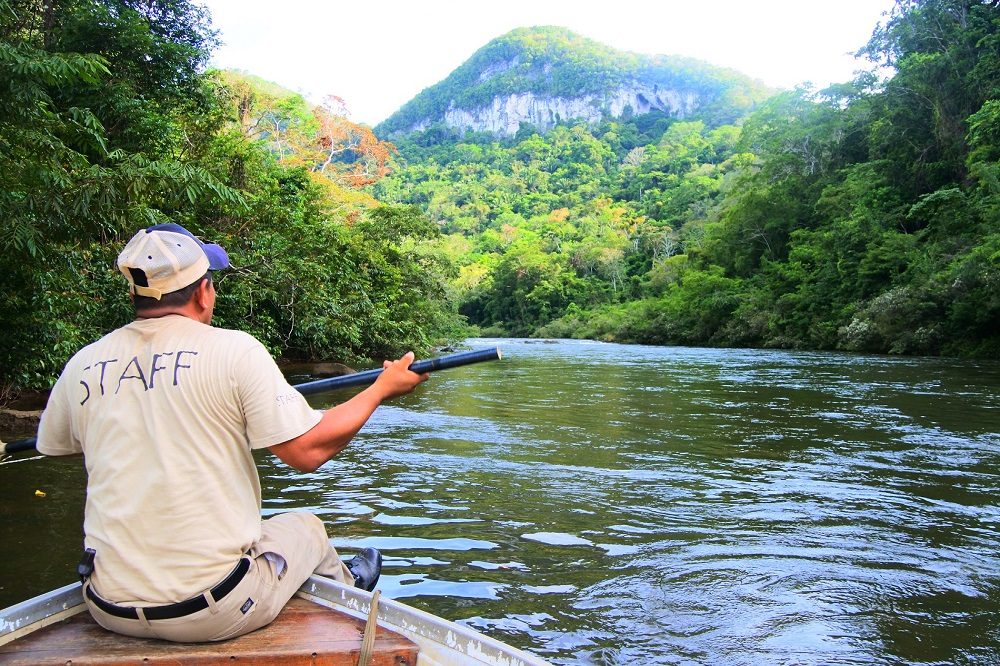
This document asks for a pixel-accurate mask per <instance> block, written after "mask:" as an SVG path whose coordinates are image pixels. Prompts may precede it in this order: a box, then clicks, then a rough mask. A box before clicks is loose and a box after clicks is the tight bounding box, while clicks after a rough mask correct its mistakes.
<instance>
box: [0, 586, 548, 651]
mask: <svg viewBox="0 0 1000 666" xmlns="http://www.w3.org/2000/svg"><path fill="white" fill-rule="evenodd" d="M373 601H374V611H375V612H374V613H372V607H373ZM365 643H368V644H367V645H365ZM234 662H240V663H257V664H274V663H280V664H299V663H302V664H329V665H335V664H351V665H352V666H353V665H354V664H363V662H364V663H366V664H370V665H371V666H376V665H378V664H394V665H396V666H403V665H408V666H459V665H466V664H469V665H477V664H490V665H493V666H543V665H546V664H548V662H546V661H545V660H543V659H540V658H539V657H536V656H534V655H532V654H529V653H527V652H524V651H522V650H519V649H517V648H514V647H511V646H509V645H507V644H505V643H503V642H501V641H498V640H495V639H493V638H490V637H488V636H485V635H483V634H481V633H479V632H477V631H475V630H474V629H470V628H468V627H464V626H462V625H459V624H456V623H454V622H450V621H448V620H445V619H443V618H440V617H437V616H435V615H432V614H430V613H426V612H424V611H421V610H418V609H416V608H412V607H410V606H407V605H405V604H402V603H399V602H397V601H392V600H384V599H380V598H378V597H377V596H373V595H372V593H371V592H365V591H364V590H359V589H357V588H354V587H349V586H347V585H344V584H342V583H338V582H336V581H333V580H330V579H328V578H323V577H321V576H311V577H310V578H309V579H308V580H307V581H306V582H305V583H304V584H303V585H302V587H301V588H299V590H298V592H297V593H296V595H295V597H293V598H292V599H291V601H289V603H288V604H287V605H286V606H285V608H284V609H283V610H282V611H281V613H280V614H279V615H278V617H277V618H276V619H275V620H274V622H272V623H271V624H270V625H268V626H267V627H264V628H263V629H259V630H257V631H254V632H251V633H249V634H245V635H243V636H240V637H238V638H234V639H231V640H227V641H219V642H217V643H192V644H182V643H170V642H167V641H159V640H153V639H142V638H130V637H127V636H120V635H118V634H113V633H111V632H109V631H106V630H104V629H102V628H101V627H100V626H98V625H97V623H95V622H94V621H93V619H91V617H90V613H88V612H87V608H86V606H85V605H84V603H83V596H82V593H81V586H80V584H79V583H74V584H72V585H67V586H65V587H61V588H59V589H57V590H53V591H52V592H49V593H47V594H43V595H40V596H38V597H35V598H34V599H29V600H28V601H25V602H22V603H20V604H17V605H14V606H11V607H9V608H5V609H4V610H2V611H0V664H32V665H35V664H47V663H51V664H56V663H58V664H67V663H72V664H74V665H76V664H122V663H133V664H134V663H142V664H156V663H159V664H222V663H226V664H232V663H234Z"/></svg>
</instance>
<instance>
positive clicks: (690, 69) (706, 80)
mask: <svg viewBox="0 0 1000 666" xmlns="http://www.w3.org/2000/svg"><path fill="white" fill-rule="evenodd" d="M772 92H773V91H771V90H769V89H768V88H766V87H765V86H764V85H763V84H761V83H760V82H758V81H754V80H752V79H750V78H749V77H748V76H746V75H744V74H741V73H739V72H736V71H733V70H730V69H722V68H719V67H715V66H713V65H710V64H708V63H706V62H702V61H700V60H695V59H693V58H684V57H681V56H664V55H658V56H650V55H643V54H638V53H627V52H624V51H618V50H616V49H613V48H611V47H609V46H606V45H604V44H600V43H598V42H595V41H593V40H590V39H587V38H585V37H582V36H580V35H577V34H575V33H573V32H571V31H569V30H567V29H565V28H559V27H534V28H518V29H517V30H513V31H511V32H510V33H508V34H506V35H502V36H500V37H497V38H496V39H494V40H492V41H490V43H488V44H487V45H486V46H484V47H483V48H481V49H479V50H478V51H476V52H475V53H474V54H472V57H470V58H469V59H468V60H467V61H466V62H465V63H463V64H462V65H461V66H460V67H459V68H458V69H456V70H455V71H454V72H452V73H451V74H450V75H449V76H448V77H447V78H446V79H444V80H443V81H441V82H439V83H437V84H435V85H433V86H431V87H429V88H427V89H426V90H424V91H422V92H421V93H420V94H418V95H417V96H416V97H414V98H413V99H412V100H410V101H409V102H407V103H406V104H405V105H403V107H402V108H401V109H399V110H398V111H397V112H396V113H394V114H392V115H391V116H390V117H389V118H387V119H386V120H385V121H383V122H382V123H380V124H379V125H378V126H377V127H376V128H375V131H376V132H377V133H378V134H379V135H380V136H381V135H385V136H388V137H390V138H393V139H395V138H397V137H398V136H399V135H401V134H405V133H408V132H413V131H422V130H426V129H428V128H429V127H432V126H433V127H434V134H435V135H438V136H454V131H455V130H458V136H461V133H462V131H464V130H466V129H471V130H474V131H488V132H491V133H492V134H495V135H504V136H510V135H513V134H515V133H516V132H517V131H518V130H519V125H520V124H521V123H527V124H530V125H533V126H534V127H535V128H537V129H540V130H548V129H551V128H552V126H554V125H555V124H556V123H558V122H559V121H560V120H570V119H586V120H589V121H597V120H600V119H601V118H602V116H603V117H611V118H619V117H621V116H622V115H623V114H624V115H629V116H631V115H635V114H643V113H647V112H650V111H658V112H662V113H666V114H668V115H671V116H673V117H675V118H688V117H693V116H696V117H698V118H701V119H704V120H707V121H708V122H710V123H713V124H719V123H723V122H731V121H733V120H735V119H736V118H739V117H740V116H742V115H744V114H745V113H746V112H747V111H749V110H750V109H752V108H753V107H754V106H755V105H756V104H758V103H759V102H761V101H762V100H764V99H766V98H767V97H768V96H769V95H770V94H771V93H772Z"/></svg>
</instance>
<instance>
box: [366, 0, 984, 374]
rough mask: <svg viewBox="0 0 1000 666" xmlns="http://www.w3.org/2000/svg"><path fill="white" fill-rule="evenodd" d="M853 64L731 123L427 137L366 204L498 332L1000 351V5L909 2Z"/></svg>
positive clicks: (656, 119) (649, 123) (668, 122)
mask: <svg viewBox="0 0 1000 666" xmlns="http://www.w3.org/2000/svg"><path fill="white" fill-rule="evenodd" d="M861 52H862V54H863V55H865V56H867V58H868V59H869V60H870V61H871V63H872V65H873V67H872V72H869V73H863V74H861V75H859V76H858V77H857V78H856V79H855V80H854V81H851V82H847V83H844V84H842V85H836V86H833V87H830V88H828V89H826V90H820V91H814V90H809V89H806V88H803V89H799V90H796V91H793V92H785V93H781V94H778V95H776V96H774V97H772V98H771V99H769V100H768V101H767V102H766V103H764V104H763V105H761V106H760V107H759V108H758V109H756V110H755V111H754V112H753V113H752V114H750V115H749V116H747V117H745V118H744V119H742V120H740V121H739V122H738V123H736V124H733V125H717V124H713V123H712V122H711V121H710V120H709V122H704V121H679V120H677V119H674V118H667V117H664V116H660V115H656V114H647V115H643V116H637V117H628V116H626V117H623V118H620V119H617V120H607V121H606V122H604V123H603V124H601V125H599V126H597V127H588V126H585V125H582V124H572V123H564V124H563V125H561V126H559V127H557V128H556V129H555V130H553V131H550V132H548V133H545V134H544V135H541V134H539V133H537V132H535V131H534V130H533V128H531V127H526V126H522V128H521V131H520V132H518V134H517V136H515V137H514V138H513V139H512V140H507V141H500V140H497V139H494V138H492V137H489V136H482V135H474V134H471V133H470V134H468V135H466V136H464V137H455V136H454V130H451V129H449V128H446V127H444V126H442V125H436V126H431V127H428V128H427V129H426V130H424V131H422V132H417V133H414V134H411V135H409V136H408V137H406V138H405V139H400V140H398V141H397V143H398V144H399V147H400V151H401V154H402V156H403V159H404V160H405V164H406V166H405V168H402V169H400V170H398V171H396V172H395V173H393V174H391V175H390V176H388V177H387V178H385V179H383V180H381V181H380V182H379V183H377V184H375V185H373V186H372V192H373V194H374V195H375V196H376V198H378V199H379V200H381V201H384V202H394V203H408V204H414V205H417V206H419V207H421V209H423V210H425V211H426V212H427V214H428V215H429V216H430V217H431V219H433V220H435V221H437V222H439V224H440V226H441V228H442V230H443V231H444V232H445V233H446V234H447V239H446V243H447V245H448V247H449V248H450V252H451V254H452V255H453V256H454V257H455V258H456V261H457V262H458V264H459V265H460V266H461V268H460V274H459V276H458V278H457V279H456V280H454V281H453V290H454V291H453V298H456V299H457V300H458V301H459V302H461V311H462V313H464V314H465V315H467V316H468V317H469V319H470V321H472V322H473V323H475V324H478V325H480V326H482V327H483V328H484V331H485V332H487V333H506V334H514V335H532V336H553V337H557V336H564V337H587V338H598V339H605V340H617V341H625V342H642V343H668V344H690V345H726V346H764V347H783V348H802V349H805V348H808V349H841V350H856V351H866V352H888V353H902V354H965V355H977V356H983V357H993V358H997V357H1000V217H998V216H1000V163H998V159H1000V10H998V3H997V2H996V1H990V2H987V1H984V0H979V1H976V0H900V1H899V2H898V3H897V6H896V7H895V9H894V11H893V12H892V14H891V15H890V16H887V17H886V20H885V21H884V22H883V23H881V24H880V25H879V26H877V28H876V29H875V31H874V33H873V35H872V38H871V40H870V41H869V43H868V44H867V45H865V46H864V48H863V49H862V51H861ZM884 72H888V73H889V74H891V76H888V75H886V76H884V75H883V73H884Z"/></svg>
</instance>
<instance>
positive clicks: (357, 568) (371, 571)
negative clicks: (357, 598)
mask: <svg viewBox="0 0 1000 666" xmlns="http://www.w3.org/2000/svg"><path fill="white" fill-rule="evenodd" d="M347 568H348V570H349V571H350V572H351V575H352V576H354V587H360V588H361V589H362V590H367V591H368V592H371V591H372V590H374V589H375V583H377V582H378V577H379V575H380V574H381V573H382V553H380V552H378V551H377V550H375V549H374V548H365V549H364V550H362V551H361V552H360V553H358V554H357V555H355V556H354V557H353V558H351V561H349V562H348V563H347Z"/></svg>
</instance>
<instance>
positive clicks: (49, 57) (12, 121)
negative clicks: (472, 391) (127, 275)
mask: <svg viewBox="0 0 1000 666" xmlns="http://www.w3.org/2000/svg"><path fill="white" fill-rule="evenodd" d="M214 40H215V37H214V33H213V32H212V30H211V26H210V23H209V17H208V16H207V15H206V13H205V11H204V9H203V8H201V7H200V6H199V5H196V4H194V3H192V2H188V1H187V0H171V1H170V2H146V1H140V0H89V1H88V0H65V1H63V0H54V1H52V2H46V3H39V2H34V1H32V0H0V224H2V225H3V233H2V235H0V265H2V270H0V292H2V293H3V297H2V299H0V317H2V321H3V327H2V328H0V402H3V401H4V399H6V398H8V397H10V396H12V395H14V394H16V393H17V392H18V391H20V390H22V389H25V388H47V387H48V386H50V384H51V382H52V381H53V380H54V378H55V376H56V375H57V374H58V372H59V371H60V370H61V369H62V365H63V364H64V363H65V362H66V360H67V359H68V358H69V356H70V355H71V354H72V353H73V352H75V351H76V350H77V349H79V348H80V347H81V346H83V345H85V344H87V343H89V342H92V341H93V340H95V339H97V338H98V337H99V336H100V335H101V334H103V333H105V332H107V331H108V330H110V329H112V328H114V327H116V326H118V325H121V324H123V323H125V322H127V321H129V320H130V319H131V318H132V313H131V308H130V306H129V304H128V298H127V294H126V289H125V282H124V280H123V278H122V277H121V275H120V274H119V273H118V271H117V270H116V268H115V258H116V256H117V254H118V252H119V251H120V249H121V247H122V246H123V245H124V243H125V241H126V240H127V239H128V238H129V237H131V236H132V234H134V233H135V232H136V231H137V230H138V229H140V228H142V227H143V226H146V225H149V224H154V223H157V222H163V221H174V222H179V223H181V224H183V225H185V226H186V227H188V228H189V229H191V230H192V231H193V232H194V233H196V234H200V235H202V236H203V237H204V238H205V239H207V240H211V241H217V242H219V243H221V244H222V245H223V246H225V247H226V248H227V249H228V250H229V253H230V257H231V259H232V263H233V266H234V269H233V270H231V271H228V272H226V273H224V274H222V275H220V276H217V278H216V282H217V287H218V294H219V296H218V302H217V307H216V323H218V324H221V325H223V326H228V327H233V328H240V329H244V330H247V331H250V332H251V333H253V334H255V335H257V336H258V337H259V338H260V339H261V340H262V341H263V342H265V343H266V344H267V345H268V346H269V348H270V349H271V350H272V351H273V352H274V353H276V354H280V355H284V356H290V357H305V358H320V359H330V360H341V361H347V362H355V361H357V360H358V359H359V357H375V358H378V357H382V358H385V357H388V356H391V355H395V354H398V353H401V352H403V351H405V350H406V349H409V348H414V349H416V350H418V351H421V352H424V351H426V350H428V349H429V348H430V347H431V346H432V345H433V344H434V343H436V342H437V341H439V340H441V339H443V338H446V337H448V335H449V334H450V331H451V329H452V327H453V326H454V325H455V324H456V322H457V318H456V316H455V314H454V311H453V310H452V309H451V308H450V306H449V305H448V304H447V303H446V302H445V300H444V291H445V285H446V277H447V275H448V274H449V272H450V271H451V268H450V265H449V263H448V260H447V258H446V257H445V256H444V255H443V254H442V253H441V252H440V251H438V250H437V249H436V243H437V241H436V240H435V239H436V238H437V237H438V236H439V233H438V230H437V228H436V227H435V226H434V225H431V224H429V223H428V221H427V220H426V218H424V217H423V216H421V215H420V213H419V212H417V211H416V210H415V209H412V208H406V207H385V206H381V205H380V204H379V202H378V201H376V200H375V199H373V198H372V197H371V195H369V194H367V193H365V192H363V191H362V189H361V188H362V187H364V186H365V185H369V184H371V183H373V182H375V181H377V180H378V179H379V178H381V177H382V176H383V175H384V174H385V173H386V172H387V170H388V166H387V164H388V160H389V158H390V155H391V153H392V151H393V150H394V149H393V147H392V146H391V144H386V143H384V142H381V141H379V140H378V139H376V138H375V136H374V135H373V134H372V133H371V130H370V129H368V128H364V127H361V126H358V125H355V124H353V123H350V122H349V121H348V120H347V119H346V118H345V117H344V116H343V113H342V109H341V108H339V105H338V104H337V101H336V100H335V99H334V100H330V103H328V104H326V105H321V106H315V105H312V104H309V103H307V102H306V101H305V100H303V99H302V98H301V97H299V96H297V95H294V94H291V93H288V92H287V91H282V90H281V89H279V88H277V87H275V86H273V85H269V84H265V83H264V82H261V81H258V80H254V79H253V78H252V77H245V76H240V75H236V74H232V73H220V72H206V71H205V63H206V62H207V59H208V56H209V53H210V52H211V49H212V48H213V46H214V43H215V41H214Z"/></svg>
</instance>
